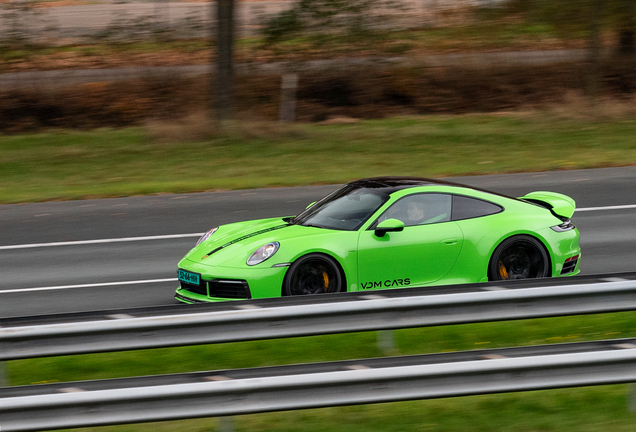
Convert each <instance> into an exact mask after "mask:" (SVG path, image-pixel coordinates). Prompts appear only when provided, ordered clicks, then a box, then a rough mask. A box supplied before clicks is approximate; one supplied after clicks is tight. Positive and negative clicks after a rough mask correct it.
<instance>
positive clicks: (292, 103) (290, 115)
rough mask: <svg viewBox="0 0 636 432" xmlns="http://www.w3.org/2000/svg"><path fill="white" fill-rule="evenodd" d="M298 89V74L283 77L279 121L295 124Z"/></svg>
mask: <svg viewBox="0 0 636 432" xmlns="http://www.w3.org/2000/svg"><path fill="white" fill-rule="evenodd" d="M297 88H298V74H285V75H283V78H282V82H281V91H280V112H279V120H280V121H281V122H284V123H293V122H294V120H296V89H297Z"/></svg>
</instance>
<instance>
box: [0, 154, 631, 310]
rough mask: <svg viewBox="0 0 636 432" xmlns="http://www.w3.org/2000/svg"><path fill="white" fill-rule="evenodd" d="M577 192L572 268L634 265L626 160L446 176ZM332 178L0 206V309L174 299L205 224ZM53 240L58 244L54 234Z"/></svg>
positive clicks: (276, 202) (266, 210)
mask: <svg viewBox="0 0 636 432" xmlns="http://www.w3.org/2000/svg"><path fill="white" fill-rule="evenodd" d="M452 180H453V181H458V182H462V183H466V184H469V185H472V186H476V187H482V188H486V189H490V190H492V191H495V192H500V193H505V194H509V195H513V196H521V195H524V194H526V193H528V192H531V191H533V190H553V191H556V192H561V193H565V194H567V195H570V196H572V197H573V198H574V199H575V200H576V201H577V208H578V209H579V210H577V213H575V215H574V217H573V220H574V222H575V224H576V225H577V226H578V228H579V230H580V231H581V245H582V248H583V258H582V273H583V274H588V275H589V274H601V273H614V272H627V271H635V270H636V269H635V268H634V263H635V262H636V230H635V229H634V228H633V227H634V226H636V189H635V188H634V185H636V167H627V168H611V169H598V170H579V171H560V172H546V173H530V174H513V175H497V176H479V177H463V178H455V179H452ZM335 188H336V186H309V187H298V188H276V189H263V190H245V191H231V192H216V193H197V194H183V195H158V196H147V197H131V198H119V199H108V200H86V201H70V202H51V203H37V204H24V205H4V206H0V317H14V316H25V315H37V314H45V313H62V312H76V311H88V310H101V309H119V308H125V307H143V306H156V305H169V304H174V302H175V300H174V299H173V293H174V288H175V286H176V282H175V280H174V279H175V277H176V264H177V261H178V260H179V259H180V258H181V257H182V256H183V255H184V254H185V253H186V252H187V251H188V250H189V249H190V248H191V247H192V246H193V245H194V242H195V241H196V239H197V237H198V235H199V234H201V233H203V232H204V231H206V230H208V229H209V228H211V227H213V226H216V225H219V224H224V223H229V222H234V221H240V220H248V219H256V218H264V217H274V216H285V215H292V214H296V213H298V212H299V211H301V210H302V209H304V208H305V206H306V205H307V204H309V203H310V202H312V201H315V200H316V199H318V198H320V197H322V196H324V195H325V194H327V193H329V192H331V191H332V190H333V189H335ZM57 243H62V244H57Z"/></svg>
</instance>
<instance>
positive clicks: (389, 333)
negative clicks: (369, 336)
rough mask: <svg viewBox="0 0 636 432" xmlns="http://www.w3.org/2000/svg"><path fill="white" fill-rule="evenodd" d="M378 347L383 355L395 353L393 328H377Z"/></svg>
mask: <svg viewBox="0 0 636 432" xmlns="http://www.w3.org/2000/svg"><path fill="white" fill-rule="evenodd" d="M378 349H379V350H380V351H382V353H384V354H385V355H388V354H395V352H396V351H397V349H396V348H395V338H394V337H393V330H378Z"/></svg>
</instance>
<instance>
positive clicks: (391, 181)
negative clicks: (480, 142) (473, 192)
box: [349, 176, 474, 193]
mask: <svg viewBox="0 0 636 432" xmlns="http://www.w3.org/2000/svg"><path fill="white" fill-rule="evenodd" d="M349 184H351V185H354V186H357V187H364V188H369V189H376V188H382V189H389V190H388V191H387V192H389V193H391V192H395V191H396V190H400V189H406V188H410V187H416V186H435V185H444V186H456V187H469V188H471V189H474V188H472V187H470V186H466V185H462V184H458V183H452V182H447V181H443V180H435V179H429V178H423V177H397V176H395V177H370V178H365V179H360V180H355V181H353V182H351V183H349Z"/></svg>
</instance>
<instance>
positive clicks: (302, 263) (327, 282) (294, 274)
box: [283, 253, 345, 296]
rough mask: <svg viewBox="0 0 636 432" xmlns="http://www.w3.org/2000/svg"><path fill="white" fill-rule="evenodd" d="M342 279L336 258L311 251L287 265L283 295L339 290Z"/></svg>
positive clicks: (341, 287) (343, 284) (341, 289)
mask: <svg viewBox="0 0 636 432" xmlns="http://www.w3.org/2000/svg"><path fill="white" fill-rule="evenodd" d="M344 281H345V279H344V276H343V275H342V272H341V271H340V266H339V265H338V263H337V262H336V260H334V259H333V258H331V257H330V256H328V255H324V254H319V253H313V254H309V255H305V256H302V257H300V258H298V259H297V260H296V261H294V263H293V264H292V265H291V266H290V267H289V270H288V271H287V275H286V276H285V281H284V282H283V295H285V296H295V295H308V294H326V293H336V292H341V291H343V287H344V286H345V282H344Z"/></svg>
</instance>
